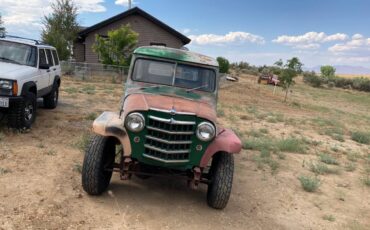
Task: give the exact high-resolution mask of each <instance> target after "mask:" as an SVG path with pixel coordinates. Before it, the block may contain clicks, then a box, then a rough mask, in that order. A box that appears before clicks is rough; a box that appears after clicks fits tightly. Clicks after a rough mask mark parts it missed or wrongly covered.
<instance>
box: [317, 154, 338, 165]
mask: <svg viewBox="0 0 370 230" xmlns="http://www.w3.org/2000/svg"><path fill="white" fill-rule="evenodd" d="M319 158H320V161H321V162H324V163H325V164H329V165H339V162H338V160H337V159H335V158H334V157H333V156H331V155H329V154H327V153H321V154H320V155H319Z"/></svg>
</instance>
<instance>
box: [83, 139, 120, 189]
mask: <svg viewBox="0 0 370 230" xmlns="http://www.w3.org/2000/svg"><path fill="white" fill-rule="evenodd" d="M115 146H116V145H115V141H114V139H112V138H109V137H103V136H95V137H93V138H92V140H91V142H90V145H89V147H88V149H87V151H86V153H85V159H84V162H83V166H82V187H83V189H84V190H85V191H86V192H87V193H88V194H90V195H100V194H101V193H103V192H104V191H105V190H106V189H107V188H108V186H109V183H110V180H111V178H112V170H113V164H114V158H115Z"/></svg>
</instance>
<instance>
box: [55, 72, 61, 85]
mask: <svg viewBox="0 0 370 230" xmlns="http://www.w3.org/2000/svg"><path fill="white" fill-rule="evenodd" d="M60 83H61V80H60V77H59V75H57V76H55V78H54V84H56V85H57V86H58V87H60Z"/></svg>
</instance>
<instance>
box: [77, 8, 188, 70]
mask: <svg viewBox="0 0 370 230" xmlns="http://www.w3.org/2000/svg"><path fill="white" fill-rule="evenodd" d="M127 24H130V26H131V28H132V29H133V30H134V31H135V32H137V33H138V34H139V38H138V44H137V47H139V46H148V45H151V43H162V44H166V46H167V47H172V48H181V47H182V46H183V45H184V43H183V42H182V41H181V40H180V39H179V38H177V37H176V36H174V35H172V34H171V33H169V32H168V31H166V30H165V29H163V28H162V27H160V26H158V25H156V24H155V23H153V22H151V21H149V20H148V19H146V18H144V17H142V16H141V15H136V14H135V15H130V16H127V17H125V18H123V19H122V20H119V21H116V22H114V23H111V24H109V25H107V26H105V27H103V28H100V29H97V30H95V31H93V32H91V33H89V34H88V35H87V36H86V38H85V41H84V45H85V46H84V47H85V53H84V55H83V54H81V50H80V48H79V47H81V46H79V45H76V46H75V47H76V54H75V59H76V61H82V60H84V61H85V62H87V63H99V58H98V55H97V54H96V53H95V52H94V51H93V49H92V47H93V45H94V43H95V36H96V35H107V34H108V31H110V30H115V29H118V28H120V27H121V26H122V25H127ZM82 56H84V59H82V58H81V57H82Z"/></svg>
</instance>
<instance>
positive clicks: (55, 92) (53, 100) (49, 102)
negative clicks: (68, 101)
mask: <svg viewBox="0 0 370 230" xmlns="http://www.w3.org/2000/svg"><path fill="white" fill-rule="evenodd" d="M58 100H59V87H58V84H54V86H53V89H52V90H51V92H50V93H49V94H48V95H46V96H45V97H44V107H45V108H46V109H55V108H56V107H57V105H58Z"/></svg>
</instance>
